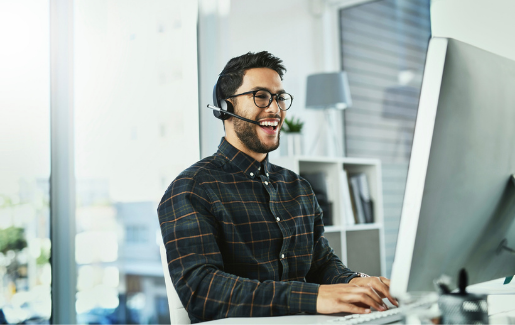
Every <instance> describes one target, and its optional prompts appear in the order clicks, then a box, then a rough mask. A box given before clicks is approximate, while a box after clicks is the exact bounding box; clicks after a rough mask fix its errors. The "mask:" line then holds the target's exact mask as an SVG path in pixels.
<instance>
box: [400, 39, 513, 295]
mask: <svg viewBox="0 0 515 325" xmlns="http://www.w3.org/2000/svg"><path fill="white" fill-rule="evenodd" d="M514 174H515V61H513V60H510V59H507V58H504V57H501V56H499V55H496V54H493V53H490V52H488V51H485V50H482V49H479V48H477V47H474V46H472V45H469V44H466V43H463V42H460V41H457V40H454V39H444V38H433V39H431V40H430V43H429V48H428V54H427V59H426V65H425V70H424V77H423V82H422V89H421V93H420V101H419V109H418V114H417V121H416V126H415V134H414V139H413V148H412V153H411V157H410V165H409V169H408V178H407V184H406V192H405V194H404V201H403V207H402V215H401V222H400V228H399V234H398V240H397V247H396V252H395V259H394V263H393V267H392V276H391V288H390V289H391V292H392V294H393V295H394V296H397V297H401V296H402V295H404V294H405V293H407V292H416V291H435V286H434V284H433V283H434V281H435V280H437V279H439V278H441V277H442V276H443V275H444V276H445V275H446V276H448V277H450V278H451V279H452V280H453V283H452V284H451V289H453V288H456V283H457V277H458V273H459V270H460V269H462V268H465V269H466V271H467V273H468V279H469V284H473V283H480V282H485V281H487V280H492V279H498V278H502V277H504V276H509V275H513V274H515V255H513V254H512V253H510V252H508V250H507V249H505V248H502V246H503V243H504V244H506V246H507V247H511V248H515V221H514V220H515V180H514V179H513V175H514ZM504 240H505V241H504Z"/></svg>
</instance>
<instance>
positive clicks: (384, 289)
mask: <svg viewBox="0 0 515 325" xmlns="http://www.w3.org/2000/svg"><path fill="white" fill-rule="evenodd" d="M378 279H379V282H380V283H379V285H378V286H379V287H378V288H376V289H377V290H378V291H379V292H380V293H381V296H382V297H384V298H388V300H389V301H390V302H391V303H392V304H393V305H394V306H399V302H398V301H397V300H395V299H394V298H393V297H392V296H391V295H390V280H388V279H387V278H385V277H380V278H378Z"/></svg>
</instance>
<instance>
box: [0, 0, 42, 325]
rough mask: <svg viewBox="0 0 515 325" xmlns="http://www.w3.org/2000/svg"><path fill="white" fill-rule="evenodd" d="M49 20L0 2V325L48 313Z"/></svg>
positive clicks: (28, 2) (38, 319) (32, 6)
mask: <svg viewBox="0 0 515 325" xmlns="http://www.w3.org/2000/svg"><path fill="white" fill-rule="evenodd" d="M49 19H50V12H49V1H44V0H43V1H40V0H20V1H8V0H0V49H1V50H0V323H33V324H38V323H39V324H48V323H49V319H50V314H51V307H52V304H51V294H50V289H51V281H52V274H51V273H52V272H51V271H52V270H51V266H50V252H51V242H50V209H49V201H50V197H49V189H50V184H49V182H50V93H49V88H50V60H49V52H50V44H49V37H50V31H49V29H50V24H49Z"/></svg>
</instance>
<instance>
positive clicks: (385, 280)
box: [379, 276, 390, 288]
mask: <svg viewBox="0 0 515 325" xmlns="http://www.w3.org/2000/svg"><path fill="white" fill-rule="evenodd" d="M379 280H380V281H381V282H383V283H384V284H385V285H386V286H387V287H388V288H390V279H388V278H385V277H384V276H380V277H379Z"/></svg>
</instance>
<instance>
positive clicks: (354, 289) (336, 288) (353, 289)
mask: <svg viewBox="0 0 515 325" xmlns="http://www.w3.org/2000/svg"><path fill="white" fill-rule="evenodd" d="M353 280H354V279H353ZM370 307H374V308H375V309H377V310H379V311H384V310H386V309H387V307H386V306H385V304H384V303H383V300H382V299H381V297H380V295H379V294H378V293H377V292H376V291H375V290H374V289H373V288H372V287H371V286H368V285H364V286H359V285H355V284H354V283H353V284H350V283H338V284H326V285H321V286H320V288H319V289H318V298H317V313H320V314H334V313H343V312H345V313H354V314H366V313H369V312H370Z"/></svg>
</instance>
